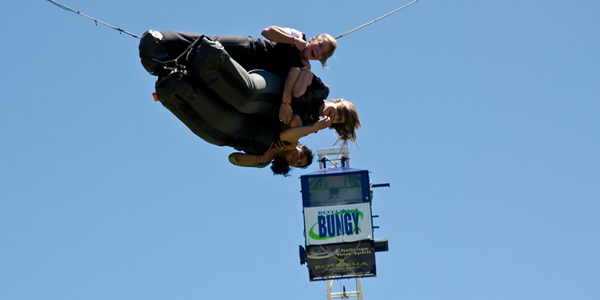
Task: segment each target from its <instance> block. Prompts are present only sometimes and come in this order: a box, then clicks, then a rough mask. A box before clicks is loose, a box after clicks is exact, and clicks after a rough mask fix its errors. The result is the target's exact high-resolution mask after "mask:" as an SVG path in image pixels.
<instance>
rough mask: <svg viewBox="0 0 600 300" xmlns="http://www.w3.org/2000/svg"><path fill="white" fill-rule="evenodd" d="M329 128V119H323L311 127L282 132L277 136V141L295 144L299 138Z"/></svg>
mask: <svg viewBox="0 0 600 300" xmlns="http://www.w3.org/2000/svg"><path fill="white" fill-rule="evenodd" d="M329 126H331V120H330V119H329V117H324V118H322V119H321V120H319V121H318V122H316V123H314V124H312V125H308V126H302V127H294V128H290V129H287V130H285V131H282V132H281V133H280V134H279V139H280V140H282V141H288V142H292V143H297V142H298V140H299V139H300V138H301V137H304V136H307V135H309V134H311V133H315V132H317V131H319V130H321V129H325V128H327V127H329Z"/></svg>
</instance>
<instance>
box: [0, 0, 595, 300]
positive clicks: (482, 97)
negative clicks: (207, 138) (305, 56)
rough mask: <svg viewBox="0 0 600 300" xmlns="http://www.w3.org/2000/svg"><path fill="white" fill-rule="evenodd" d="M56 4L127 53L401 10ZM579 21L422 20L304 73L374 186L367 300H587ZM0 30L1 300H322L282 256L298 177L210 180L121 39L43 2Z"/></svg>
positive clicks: (472, 4)
mask: <svg viewBox="0 0 600 300" xmlns="http://www.w3.org/2000/svg"><path fill="white" fill-rule="evenodd" d="M60 2H61V3H63V4H65V5H67V6H71V7H73V8H75V9H78V10H80V11H81V12H82V13H85V14H87V15H90V16H93V17H96V18H98V19H100V20H102V21H104V22H107V23H109V24H112V25H115V26H119V27H122V28H124V29H126V30H128V31H131V32H134V33H136V34H142V33H143V32H144V31H145V30H147V29H155V30H182V31H193V32H200V33H208V34H215V35H218V34H237V35H252V36H259V35H260V31H261V30H262V29H263V28H265V27H268V26H270V25H278V26H285V27H293V28H297V29H299V30H301V31H303V32H305V33H306V34H307V35H308V36H313V35H316V34H319V33H322V32H328V33H330V34H332V35H334V36H335V35H338V34H341V33H343V32H345V31H347V30H350V29H352V28H355V27H357V26H359V25H362V24H364V23H366V22H368V21H370V20H372V19H375V18H377V17H379V16H381V15H383V14H385V13H387V12H389V11H391V10H394V9H396V8H398V7H400V6H402V5H404V4H405V3H407V2H408V1H391V0H374V1H355V0H352V1H316V0H306V1H301V2H292V1H238V0H233V1H229V2H223V1H187V0H173V1H154V0H149V1H132V0H105V1H68V0H63V1H60ZM300 5H303V6H300ZM599 11H600V2H598V1H592V0H581V1H540V0H532V1H514V0H509V1H434V0H421V1H419V2H418V3H416V4H415V5H413V6H411V7H409V8H407V9H405V10H403V11H401V12H399V13H397V14H394V15H392V16H390V17H388V18H386V19H384V20H381V21H379V22H376V23H374V24H373V25H371V26H369V27H366V28H364V29H362V30H360V31H357V32H355V33H353V34H350V35H348V36H346V37H344V38H342V39H340V41H339V49H338V51H337V52H336V54H335V56H334V57H333V58H332V59H331V60H330V69H329V70H321V69H320V68H318V67H316V66H315V68H314V71H315V73H316V74H317V75H319V76H320V77H321V78H322V79H323V80H324V81H325V83H327V84H328V85H329V86H330V87H331V94H330V98H345V99H348V100H350V101H353V102H354V103H355V104H356V106H357V107H358V109H359V113H360V118H361V121H362V123H363V128H362V129H361V130H360V131H359V132H358V143H359V146H358V147H356V146H355V147H353V148H352V152H351V157H352V163H351V164H352V167H355V168H360V169H368V170H370V171H371V172H372V173H371V179H372V181H373V182H374V183H388V182H389V183H390V184H391V188H389V189H388V188H380V189H376V190H375V197H374V202H373V214H377V215H379V216H380V218H379V219H376V221H375V225H378V226H380V229H376V231H375V237H376V238H388V239H389V247H390V251H389V252H385V253H378V254H377V267H378V276H377V277H376V278H368V279H364V280H363V289H364V294H365V299H415V300H416V299H420V300H422V299H460V300H465V299H473V300H480V299H499V300H505V299H527V300H529V299H600V285H599V284H598V283H599V282H600V255H599V253H600V218H599V215H600V204H599V203H600V202H599V200H600V71H599V70H600V55H599V49H600V18H598V12H599ZM0 27H1V28H2V29H3V30H2V42H1V45H2V46H1V47H0V54H1V57H2V62H1V63H0V66H1V67H2V72H0V91H2V97H1V100H0V101H1V103H2V105H1V109H0V139H1V147H0V298H1V299H7V300H8V299H10V300H16V299H44V300H49V299H60V300H65V299H102V300H104V299H144V300H149V299H266V300H275V299H289V300H295V299H298V300H299V299H302V300H304V299H325V291H326V289H325V283H324V282H309V280H308V271H307V269H306V267H305V266H300V264H299V259H298V253H297V250H298V245H300V244H303V243H304V237H303V235H302V232H303V220H302V210H301V209H302V206H301V199H300V193H299V191H300V181H299V180H298V177H299V176H300V175H302V174H306V173H308V172H312V171H315V170H317V169H318V166H317V165H316V164H313V165H312V166H311V167H309V168H308V169H307V170H294V171H293V172H292V176H290V177H288V178H281V177H275V176H273V175H271V173H270V171H269V170H268V169H264V170H259V169H245V168H239V167H235V166H233V165H230V164H229V162H228V161H227V155H228V154H229V153H230V152H231V149H228V148H220V147H216V146H213V145H210V144H207V143H205V142H204V141H202V140H200V139H199V138H197V137H196V136H195V135H193V134H192V133H191V132H190V131H189V130H188V129H187V128H186V127H185V126H184V125H183V124H181V123H180V122H179V121H178V120H177V119H176V118H175V117H173V116H172V115H171V114H170V113H169V112H168V111H167V110H166V109H165V108H163V107H162V106H161V105H160V104H159V103H155V102H154V101H153V100H152V96H151V93H152V92H153V87H154V80H155V78H154V77H153V76H150V75H149V74H147V73H146V72H145V70H144V69H143V68H142V66H141V65H140V63H139V60H138V54H137V44H138V40H137V39H135V38H132V37H130V36H127V35H123V34H119V33H118V32H117V31H114V30H112V29H109V28H107V27H104V26H95V25H94V22H92V21H90V20H88V19H85V18H83V17H81V16H77V15H76V14H74V13H71V12H68V11H65V10H62V9H60V8H58V7H55V6H54V5H52V4H50V3H48V2H45V1H42V0H36V1H10V2H6V3H4V5H3V9H2V10H1V11H0ZM334 140H335V139H334V134H333V132H332V131H329V130H326V131H324V132H320V133H319V134H317V135H311V136H309V137H307V138H306V139H305V140H304V141H305V142H306V144H308V145H309V146H311V147H312V148H313V149H317V148H326V147H330V146H332V144H333V142H334ZM342 284H345V285H348V286H352V285H353V284H352V281H342ZM339 286H340V284H336V288H338V287H339Z"/></svg>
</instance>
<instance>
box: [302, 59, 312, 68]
mask: <svg viewBox="0 0 600 300" xmlns="http://www.w3.org/2000/svg"><path fill="white" fill-rule="evenodd" d="M300 61H301V62H302V66H304V67H307V68H309V69H312V68H311V67H310V60H308V59H306V58H301V59H300Z"/></svg>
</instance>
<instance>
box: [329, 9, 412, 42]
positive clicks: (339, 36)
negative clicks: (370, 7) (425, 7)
mask: <svg viewBox="0 0 600 300" xmlns="http://www.w3.org/2000/svg"><path fill="white" fill-rule="evenodd" d="M417 1H419V0H414V1H413V2H411V3H408V4H406V5H404V6H402V7H400V8H398V9H396V10H394V11H391V12H389V13H387V14H385V15H383V16H381V17H379V18H377V19H375V20H373V21H371V22H369V23H367V24H364V25H361V26H359V27H356V28H354V29H352V30H350V31H348V32H345V33H342V34H340V35H338V36H336V37H335V39H336V40H337V39H339V38H341V37H343V36H346V35H349V34H351V33H353V32H355V31H357V30H359V29H361V28H363V27H366V26H369V25H371V24H373V23H375V22H377V21H379V20H381V19H383V18H385V17H387V16H389V15H391V14H393V13H395V12H398V11H401V10H403V9H405V8H407V7H409V6H411V5H413V4H415V3H417Z"/></svg>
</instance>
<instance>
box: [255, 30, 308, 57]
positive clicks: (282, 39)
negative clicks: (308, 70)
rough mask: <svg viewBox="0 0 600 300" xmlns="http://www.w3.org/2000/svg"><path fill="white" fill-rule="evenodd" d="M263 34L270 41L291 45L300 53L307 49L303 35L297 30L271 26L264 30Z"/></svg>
mask: <svg viewBox="0 0 600 300" xmlns="http://www.w3.org/2000/svg"><path fill="white" fill-rule="evenodd" d="M298 33H299V35H298ZM261 34H262V36H264V37H265V38H267V39H269V40H270V41H273V42H277V43H283V44H290V45H292V46H294V47H296V48H297V49H298V50H300V51H302V50H304V48H306V44H307V43H306V41H304V40H303V39H302V33H300V32H299V31H297V30H295V29H290V28H283V27H278V26H271V27H268V28H265V29H263V31H262V33H261Z"/></svg>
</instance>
